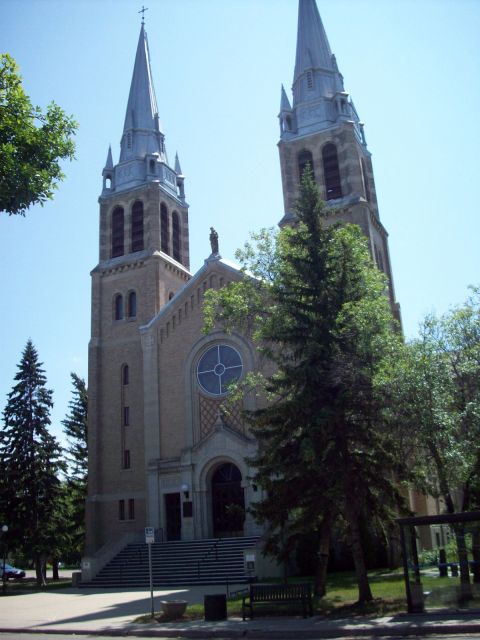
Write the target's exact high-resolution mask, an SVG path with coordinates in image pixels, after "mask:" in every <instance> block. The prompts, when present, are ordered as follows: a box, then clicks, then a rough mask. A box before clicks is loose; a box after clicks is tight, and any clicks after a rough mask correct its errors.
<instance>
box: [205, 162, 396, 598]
mask: <svg viewBox="0 0 480 640" xmlns="http://www.w3.org/2000/svg"><path fill="white" fill-rule="evenodd" d="M296 214H297V224H296V225H295V227H294V228H287V229H283V230H282V231H280V232H279V234H278V236H275V237H272V235H271V234H268V233H265V232H263V233H262V234H261V235H260V236H259V237H258V242H257V247H252V246H250V245H247V247H246V250H245V251H244V252H243V253H240V254H238V255H239V257H240V258H241V259H242V260H243V262H244V266H245V273H246V274H247V273H250V274H252V275H253V276H254V277H253V278H252V277H249V276H248V275H247V276H246V277H245V278H243V280H242V281H241V282H237V283H233V284H231V285H229V286H227V287H225V288H224V289H221V290H218V291H212V292H209V295H208V296H207V303H206V310H205V317H206V330H209V329H211V328H212V326H213V324H214V323H215V322H217V323H220V324H222V326H223V327H224V328H226V329H227V330H229V329H231V328H233V327H236V328H240V329H242V330H244V331H249V332H251V333H252V335H253V336H254V337H255V338H256V340H257V341H258V346H259V349H260V350H261V351H262V353H263V355H264V357H266V358H267V359H268V361H270V362H271V363H273V364H274V365H275V372H274V373H273V375H271V376H268V377H267V378H266V384H265V388H264V391H265V394H266V396H267V398H268V402H266V403H265V406H264V407H263V408H260V409H259V410H257V411H254V412H252V413H251V414H249V419H250V423H251V429H252V432H253V433H254V435H255V436H256V438H257V440H258V442H259V451H258V455H257V456H256V458H255V459H254V460H252V461H251V462H252V463H253V466H254V467H255V470H256V474H255V479H254V482H255V483H256V484H257V485H259V486H260V487H261V488H262V489H263V490H264V492H263V498H262V499H261V500H260V501H259V502H258V503H256V504H255V505H254V507H253V509H252V511H253V514H254V516H255V517H256V518H257V520H259V521H260V522H264V523H267V524H268V525H269V526H270V534H269V546H267V549H270V550H273V551H274V552H275V553H276V555H277V556H280V557H282V556H283V557H284V558H285V556H286V555H288V553H289V544H290V543H291V539H292V534H293V535H294V536H295V535H299V534H302V533H305V532H310V531H312V529H313V530H315V531H317V534H318V557H317V561H318V562H317V592H319V593H320V594H323V593H324V590H325V572H326V565H327V560H328V548H329V537H330V530H331V526H332V523H333V522H334V521H336V520H337V519H338V517H339V516H341V519H342V520H343V521H344V522H345V526H346V531H347V534H348V539H349V543H350V546H351V549H352V555H353V559H354V564H355V569H356V574H357V582H358V587H359V601H360V602H365V601H368V600H370V599H371V598H372V594H371V591H370V587H369V584H368V578H367V572H366V566H365V555H364V550H363V540H362V536H361V526H360V525H361V522H362V520H363V518H365V517H372V518H374V517H380V518H383V519H386V520H388V519H389V518H390V520H391V516H392V513H393V508H394V506H395V505H397V504H399V503H400V502H401V498H400V496H399V493H398V490H397V485H396V483H394V482H393V476H394V472H395V471H397V472H398V471H399V470H401V468H402V465H401V462H400V461H399V460H398V459H397V458H396V457H395V452H396V448H395V447H394V446H393V445H392V433H391V432H388V431H387V430H385V429H384V428H383V422H382V419H381V413H380V407H381V402H380V401H379V398H378V396H377V392H376V388H375V385H374V380H375V376H376V374H377V371H378V370H379V368H380V364H381V362H382V359H383V357H384V356H385V355H386V354H387V353H388V352H389V351H390V350H391V349H394V348H395V345H396V344H397V342H398V340H399V335H398V331H396V329H395V326H394V321H393V317H392V313H391V310H390V307H389V304H388V299H387V296H386V295H385V293H386V291H385V288H386V286H387V285H386V281H385V279H384V277H383V276H382V275H381V274H380V273H379V271H378V270H377V269H376V268H375V267H374V265H373V263H372V261H371V258H370V256H369V253H368V249H367V245H366V241H365V238H364V237H363V235H362V233H361V231H360V229H359V228H358V227H356V226H353V225H347V226H345V227H339V226H337V225H332V224H328V223H327V216H328V213H327V211H326V210H325V209H324V206H323V203H321V201H320V197H319V193H318V189H317V187H316V185H315V183H314V182H313V177H312V174H311V171H306V172H305V173H304V179H303V181H302V187H301V197H300V199H299V202H298V205H297V210H296Z"/></svg>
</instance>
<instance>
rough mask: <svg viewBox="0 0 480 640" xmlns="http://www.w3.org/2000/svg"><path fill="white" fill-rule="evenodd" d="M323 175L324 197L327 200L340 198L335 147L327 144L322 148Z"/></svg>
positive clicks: (338, 169)
mask: <svg viewBox="0 0 480 640" xmlns="http://www.w3.org/2000/svg"><path fill="white" fill-rule="evenodd" d="M322 159H323V174H324V177H325V196H326V199H327V200H333V199H334V198H341V197H342V183H341V180H340V168H339V166H338V154H337V147H336V146H335V145H334V144H332V143H329V144H327V145H325V146H324V147H323V151H322Z"/></svg>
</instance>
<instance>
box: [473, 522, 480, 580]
mask: <svg viewBox="0 0 480 640" xmlns="http://www.w3.org/2000/svg"><path fill="white" fill-rule="evenodd" d="M472 555H473V581H474V582H475V584H478V583H479V582H480V528H479V527H478V526H477V527H475V529H473V531H472Z"/></svg>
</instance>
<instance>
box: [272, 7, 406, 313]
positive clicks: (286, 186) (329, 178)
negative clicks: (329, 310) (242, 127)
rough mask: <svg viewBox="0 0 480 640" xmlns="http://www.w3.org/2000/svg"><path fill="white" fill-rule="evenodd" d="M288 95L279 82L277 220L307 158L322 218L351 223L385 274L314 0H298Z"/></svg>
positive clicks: (357, 141) (290, 216)
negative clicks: (324, 209) (324, 211)
mask: <svg viewBox="0 0 480 640" xmlns="http://www.w3.org/2000/svg"><path fill="white" fill-rule="evenodd" d="M292 93H293V100H292V103H291V106H290V102H289V100H288V96H287V94H286V92H285V90H284V89H283V87H282V95H281V102H280V113H279V116H278V117H279V120H280V141H279V143H278V147H279V152H280V166H281V171H282V185H283V197H284V205H285V212H284V216H283V218H282V220H281V221H280V226H284V225H289V224H292V222H294V220H295V213H294V212H295V203H296V202H297V199H298V196H299V187H300V183H301V179H302V173H303V171H304V169H305V167H306V166H307V165H309V166H310V168H311V170H312V171H313V176H314V178H315V181H316V183H317V184H318V187H319V189H320V193H321V194H322V197H323V199H324V200H325V201H327V202H328V205H329V207H330V214H329V219H330V220H331V221H336V222H354V223H355V224H358V225H359V226H360V227H361V228H362V230H363V232H364V233H365V235H366V237H367V239H368V242H369V245H370V251H371V254H372V257H373V258H374V259H375V261H376V263H377V265H378V267H379V268H380V269H381V270H383V271H384V272H385V273H386V274H387V276H388V279H389V281H390V299H391V303H392V308H393V309H394V312H395V313H397V314H398V309H397V307H396V303H395V296H394V292H393V280H392V273H391V267H390V258H389V254H388V239H387V238H388V235H387V232H386V230H385V229H384V227H383V226H382V224H381V222H380V216H379V212H378V203H377V197H376V190H375V181H374V177H373V167H372V161H371V155H370V152H369V151H368V149H367V143H366V141H365V136H364V131H363V124H362V123H361V122H360V118H359V117H358V114H357V111H356V109H355V107H354V105H353V102H352V100H351V99H350V97H349V95H348V93H347V92H346V91H345V89H344V86H343V76H342V74H341V73H340V71H339V70H338V66H337V61H336V59H335V56H334V55H333V54H332V51H331V49H330V44H329V42H328V38H327V34H326V33H325V29H324V27H323V24H322V20H321V18H320V14H319V12H318V9H317V4H316V1H315V0H299V5H298V30H297V50H296V57H295V70H294V74H293V86H292Z"/></svg>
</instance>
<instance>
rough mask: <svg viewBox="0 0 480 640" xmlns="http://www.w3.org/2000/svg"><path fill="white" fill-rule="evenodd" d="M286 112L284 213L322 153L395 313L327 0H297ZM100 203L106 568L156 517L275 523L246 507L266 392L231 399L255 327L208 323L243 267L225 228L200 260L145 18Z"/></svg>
mask: <svg viewBox="0 0 480 640" xmlns="http://www.w3.org/2000/svg"><path fill="white" fill-rule="evenodd" d="M292 37H293V34H292ZM279 124H280V140H279V142H278V147H279V153H280V171H281V176H282V184H283V196H284V205H285V211H284V215H283V217H282V219H281V220H280V221H279V224H280V226H283V225H288V224H290V223H291V222H292V220H294V214H293V207H294V203H295V200H296V198H297V196H298V193H299V182H300V176H301V173H302V171H303V168H304V167H305V165H306V164H307V163H309V164H310V166H311V167H312V169H313V172H314V177H315V180H316V182H317V184H318V186H319V188H320V191H321V193H322V194H323V197H324V199H325V201H326V202H327V204H328V205H329V210H330V213H329V218H328V220H329V221H339V220H340V221H344V222H352V223H356V224H358V225H359V226H360V227H361V229H362V230H363V233H364V234H365V236H366V238H367V240H368V243H369V247H370V250H371V254H372V257H373V259H374V260H375V262H376V264H377V266H378V268H379V269H381V270H382V271H384V272H385V274H386V275H387V277H388V280H389V283H390V286H389V295H390V302H391V306H392V310H393V312H394V314H395V315H397V317H398V316H399V310H398V307H397V304H396V302H395V294H394V288H393V279H392V273H391V267H390V258H389V252H388V234H387V232H386V230H385V228H384V226H383V225H382V223H381V221H380V216H379V212H378V205H377V197H376V190H375V181H374V175H373V169H372V161H371V154H370V152H369V151H368V148H367V144H366V140H365V135H364V130H363V124H362V123H361V121H360V119H359V116H358V114H357V111H356V109H355V107H354V105H353V102H352V100H351V98H350V96H349V94H348V93H347V92H346V91H345V89H344V83H343V77H342V74H341V73H340V71H339V69H338V67H337V63H336V60H335V56H334V55H333V54H332V52H331V50H330V45H329V43H328V40H327V36H326V33H325V30H324V28H323V24H322V21H321V18H320V15H319V13H318V9H317V6H316V2H315V0H299V10H298V31H297V48H296V60H295V68H294V74H293V86H292V95H291V99H290V98H289V95H288V93H287V92H286V91H285V90H284V89H283V87H282V90H281V103H280V113H279ZM273 143H274V141H273V140H272V144H273ZM99 203H100V224H99V262H98V264H97V266H96V267H95V268H94V269H93V271H92V273H91V275H92V310H91V313H92V324H91V332H92V333H91V340H90V343H89V379H88V389H89V470H88V474H89V475H88V499H87V539H86V556H85V558H86V560H85V564H84V568H85V567H90V569H91V570H92V572H93V573H94V572H95V567H94V566H93V564H90V563H94V558H95V557H97V556H98V554H99V553H101V550H102V549H106V548H110V549H114V548H118V549H119V548H121V546H122V545H125V544H126V543H127V542H128V541H130V540H134V539H142V536H143V531H144V528H145V527H152V528H154V529H155V535H156V539H157V540H159V541H163V540H165V541H170V540H193V539H208V538H220V537H233V536H243V535H248V536H254V535H260V534H261V533H262V530H261V529H260V528H259V525H258V524H256V523H255V521H254V520H253V519H252V518H251V516H250V514H249V511H248V507H249V505H251V504H252V503H253V502H255V501H256V500H258V499H260V497H261V496H260V491H259V490H258V489H257V487H256V486H255V484H253V483H252V480H251V476H252V470H251V469H250V468H249V465H248V463H247V461H246V460H247V459H248V458H249V457H251V456H252V455H253V454H254V453H255V450H256V442H255V440H254V438H253V437H252V436H251V434H250V433H249V431H248V428H247V427H246V425H245V424H244V422H243V419H242V410H243V409H244V408H249V409H253V408H255V404H254V403H255V399H253V398H246V399H245V400H244V401H243V402H239V403H238V404H237V405H235V406H234V407H233V408H230V410H229V411H228V412H226V411H224V410H223V402H224V401H225V398H226V396H227V395H228V383H229V382H231V381H232V380H239V379H241V378H242V376H244V375H245V374H246V372H248V371H252V370H255V369H256V368H258V367H259V362H258V356H257V353H256V351H255V348H254V346H253V345H252V343H251V342H250V341H249V340H248V339H246V338H245V337H244V336H243V335H240V334H236V333H232V334H228V335H227V334H225V333H222V332H221V331H218V330H217V331H213V332H212V333H210V334H209V335H205V334H204V333H202V325H203V317H202V301H203V297H204V294H205V292H206V291H207V290H208V289H209V288H212V287H213V288H217V287H222V286H224V285H225V284H226V283H228V282H229V281H231V280H234V279H238V278H240V277H241V276H240V272H239V270H238V267H236V266H235V265H234V264H233V263H232V262H230V261H229V260H228V259H226V258H225V257H222V256H221V255H220V253H219V250H218V238H217V236H216V233H215V231H214V230H211V236H210V240H211V255H210V256H209V257H208V258H207V259H206V260H205V262H204V264H203V266H202V267H201V268H200V269H199V270H198V271H197V272H196V273H192V272H191V271H190V261H189V223H188V204H187V202H186V199H185V179H184V176H183V174H182V170H181V167H180V163H179V160H178V157H176V158H175V162H174V163H173V164H170V162H169V160H168V156H167V151H166V142H165V133H164V131H163V130H162V127H161V125H160V119H159V114H158V110H157V102H156V98H155V91H154V86H153V79H152V71H151V66H150V57H149V50H148V42H147V34H146V31H145V27H144V25H143V24H142V26H141V29H140V37H139V40H138V46H137V51H136V57H135V63H134V70H133V77H132V81H131V86H130V94H129V97H128V103H127V106H126V114H125V123H124V128H123V134H122V137H121V149H120V157H119V160H118V162H117V163H116V164H115V163H114V161H113V157H112V152H111V150H110V149H109V151H108V156H107V161H106V164H105V168H104V169H103V188H102V192H101V194H100V197H99Z"/></svg>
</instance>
